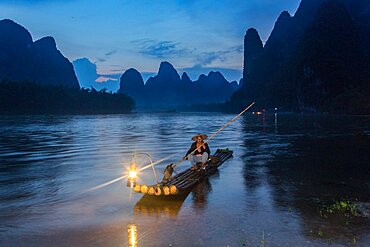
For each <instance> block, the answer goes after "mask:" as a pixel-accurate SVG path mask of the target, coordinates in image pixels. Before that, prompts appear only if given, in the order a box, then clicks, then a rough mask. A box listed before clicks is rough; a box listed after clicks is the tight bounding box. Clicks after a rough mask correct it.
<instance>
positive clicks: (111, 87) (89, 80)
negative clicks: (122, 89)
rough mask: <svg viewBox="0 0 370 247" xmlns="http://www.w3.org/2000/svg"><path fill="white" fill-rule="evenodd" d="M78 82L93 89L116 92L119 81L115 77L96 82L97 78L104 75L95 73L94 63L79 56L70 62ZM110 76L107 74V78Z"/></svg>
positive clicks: (81, 85) (83, 86)
mask: <svg viewBox="0 0 370 247" xmlns="http://www.w3.org/2000/svg"><path fill="white" fill-rule="evenodd" d="M72 64H73V67H74V70H75V72H76V76H77V79H78V82H79V83H80V87H82V88H94V89H95V90H98V91H100V90H102V89H106V90H107V91H108V92H109V91H110V92H117V90H118V88H119V81H118V79H116V78H111V79H107V80H106V81H102V82H98V81H99V80H98V78H100V77H105V76H104V75H99V74H98V73H97V68H96V64H95V63H92V62H91V61H90V60H89V59H87V58H79V59H76V60H74V61H73V62H72ZM110 77H112V76H109V78H110Z"/></svg>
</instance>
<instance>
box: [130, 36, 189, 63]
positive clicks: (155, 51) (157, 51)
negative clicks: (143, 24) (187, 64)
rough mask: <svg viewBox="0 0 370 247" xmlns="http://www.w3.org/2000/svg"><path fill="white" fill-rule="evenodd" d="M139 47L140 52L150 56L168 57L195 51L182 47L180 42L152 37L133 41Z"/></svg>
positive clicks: (187, 54)
mask: <svg viewBox="0 0 370 247" xmlns="http://www.w3.org/2000/svg"><path fill="white" fill-rule="evenodd" d="M131 43H132V44H134V45H136V46H137V47H138V49H139V53H141V54H144V55H146V56H149V57H154V58H160V59H168V58H173V57H177V56H179V55H181V56H189V55H191V54H192V53H193V51H192V50H191V49H188V48H185V47H182V46H181V44H180V43H177V42H173V41H156V40H152V39H141V40H134V41H131Z"/></svg>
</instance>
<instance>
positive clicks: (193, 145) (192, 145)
mask: <svg viewBox="0 0 370 247" xmlns="http://www.w3.org/2000/svg"><path fill="white" fill-rule="evenodd" d="M196 148H197V147H196V144H195V143H192V144H191V147H190V148H189V150H188V152H187V153H186V154H185V157H187V156H188V155H189V154H190V153H191V152H193V151H194V150H195V149H196Z"/></svg>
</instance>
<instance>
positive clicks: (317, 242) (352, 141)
mask: <svg viewBox="0 0 370 247" xmlns="http://www.w3.org/2000/svg"><path fill="white" fill-rule="evenodd" d="M232 117H233V116H232V115H229V114H221V113H151V114H147V113H138V114H129V115H97V116H95V115H92V116H2V117H0V246H130V244H133V242H136V243H137V244H138V246H228V245H229V246H261V245H262V244H263V245H264V246H328V245H330V246H348V245H355V246H370V223H369V219H368V218H364V217H347V216H343V215H341V214H333V215H329V217H323V216H322V215H321V214H320V210H321V209H323V208H325V207H327V206H330V205H332V204H333V203H334V202H336V201H347V200H348V201H353V202H356V203H365V204H366V203H370V169H369V167H370V152H369V151H370V141H369V135H370V117H348V116H302V115H288V114H287V115H266V116H255V115H251V114H247V115H245V116H243V117H241V118H240V119H238V120H237V121H236V122H234V123H233V124H232V125H230V126H229V127H228V128H226V129H225V130H224V131H223V132H221V133H220V134H219V135H217V136H216V137H215V138H214V139H213V140H212V141H211V142H210V148H211V151H212V152H214V151H215V150H216V149H217V148H230V149H232V150H233V151H234V157H233V158H232V159H230V160H228V161H227V162H225V163H224V164H223V165H222V166H221V167H220V168H219V171H218V172H217V173H216V174H214V175H213V176H211V177H210V178H209V179H207V180H205V181H203V182H202V183H200V184H199V185H197V186H196V187H195V188H194V189H193V191H192V192H191V193H190V194H189V195H188V196H187V197H186V198H184V200H178V201H167V202H163V201H160V202H158V201H151V200H149V201H148V200H146V199H145V198H142V195H141V194H135V193H132V191H131V190H130V189H129V188H127V187H126V181H125V180H122V181H118V182H116V183H113V184H111V185H108V186H105V187H102V188H99V189H96V190H90V189H91V188H94V187H95V186H98V185H101V184H103V183H105V182H107V181H110V180H112V179H115V178H117V177H120V176H122V175H123V174H125V173H126V171H127V167H128V165H129V164H130V162H131V158H132V155H133V154H134V153H140V152H145V153H148V154H150V155H151V157H152V158H153V160H155V161H156V160H160V159H162V158H166V157H167V158H168V160H167V161H165V162H163V163H160V164H159V165H158V166H157V167H156V169H157V171H158V172H160V171H162V170H163V168H164V166H165V165H166V164H168V163H170V162H176V161H177V160H179V159H180V158H181V157H182V156H183V155H184V154H185V153H186V151H187V149H188V148H189V147H190V144H191V140H190V139H191V137H192V136H193V135H195V134H197V133H207V134H211V133H213V132H215V131H216V130H217V129H219V128H220V127H221V126H223V125H224V124H225V123H226V122H228V121H229V120H230V119H231V118H232ZM173 154H176V155H175V156H171V155H173ZM137 162H138V163H140V164H142V165H143V166H144V165H146V164H148V160H147V158H146V157H145V156H140V157H138V161H137ZM189 166H190V165H189V163H188V162H184V163H182V164H181V165H179V166H178V168H177V170H178V171H181V170H183V169H186V168H188V167H189ZM139 175H140V177H139V182H140V183H146V184H151V183H154V181H155V180H154V176H153V172H152V171H151V170H150V169H148V170H145V171H143V172H141V173H140V174H139Z"/></svg>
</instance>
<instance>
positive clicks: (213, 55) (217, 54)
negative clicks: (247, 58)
mask: <svg viewBox="0 0 370 247" xmlns="http://www.w3.org/2000/svg"><path fill="white" fill-rule="evenodd" d="M242 52H243V46H242V45H240V46H235V47H231V48H229V49H227V50H221V51H212V52H201V53H199V54H198V55H197V58H196V62H197V65H200V66H207V65H210V64H212V63H213V62H215V61H220V62H225V61H226V60H227V59H229V57H230V56H234V55H235V54H240V53H242Z"/></svg>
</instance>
